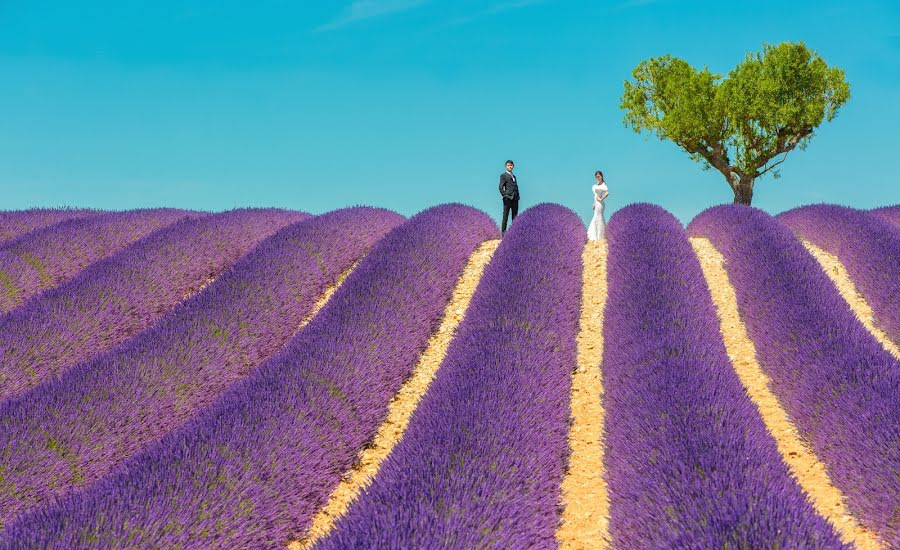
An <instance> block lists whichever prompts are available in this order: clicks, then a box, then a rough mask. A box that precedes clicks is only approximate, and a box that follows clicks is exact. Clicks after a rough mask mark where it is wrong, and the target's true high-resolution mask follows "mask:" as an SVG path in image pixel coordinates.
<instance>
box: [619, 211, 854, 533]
mask: <svg viewBox="0 0 900 550" xmlns="http://www.w3.org/2000/svg"><path fill="white" fill-rule="evenodd" d="M608 238H609V268H608V269H609V275H608V287H609V297H608V301H607V309H606V318H605V321H604V342H605V347H604V355H603V363H602V364H603V375H604V390H605V393H604V406H605V408H606V413H607V418H609V419H610V422H608V423H607V424H606V427H605V440H606V447H607V454H606V464H605V468H606V478H607V483H608V490H609V497H610V510H611V518H610V534H611V536H612V538H613V541H614V544H615V547H617V548H732V547H734V548H799V547H811V548H828V547H831V548H833V547H840V546H841V543H840V540H839V538H838V537H837V535H836V533H835V532H834V530H833V529H832V528H831V527H830V526H829V525H828V523H827V522H826V521H825V520H824V519H823V518H822V517H820V516H818V515H817V514H816V513H815V511H814V510H813V509H812V507H811V506H810V504H809V503H808V502H807V501H806V497H805V495H804V493H803V491H802V489H800V487H799V486H798V485H797V484H796V482H795V481H794V480H793V479H792V477H791V475H790V473H789V471H788V469H787V467H786V465H785V464H784V463H783V462H782V460H781V456H780V455H779V453H778V449H777V448H776V445H775V441H774V439H772V437H771V436H770V434H769V433H768V431H767V430H766V427H765V425H764V424H763V422H762V419H761V418H760V416H759V413H758V411H757V409H756V407H755V405H754V404H753V402H752V401H750V398H749V397H748V396H747V394H746V393H745V391H744V388H743V386H742V384H741V382H740V380H739V379H738V377H737V374H736V373H735V371H734V369H733V368H732V366H731V362H730V360H729V358H728V355H727V353H726V350H725V346H724V344H723V342H722V338H721V335H720V332H719V322H718V318H717V316H716V310H715V307H714V305H713V302H712V299H711V297H710V293H709V290H708V288H707V286H706V282H705V280H704V277H703V272H702V270H701V268H700V263H699V262H698V260H697V257H696V256H695V254H694V251H693V249H692V247H691V245H690V243H689V242H688V239H687V236H686V234H685V231H684V229H683V228H682V226H681V224H680V223H679V222H678V220H676V219H675V218H674V217H673V216H672V215H671V214H669V213H668V212H666V211H665V210H663V209H661V208H659V207H657V206H651V205H634V206H631V207H628V208H626V209H624V210H621V211H619V212H617V213H616V214H615V215H614V216H613V218H612V220H611V223H610V226H609V233H608ZM625 419H627V421H626V420H625Z"/></svg>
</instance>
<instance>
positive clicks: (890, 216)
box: [869, 204, 900, 226]
mask: <svg viewBox="0 0 900 550" xmlns="http://www.w3.org/2000/svg"><path fill="white" fill-rule="evenodd" d="M869 212H870V213H871V214H874V215H875V216H878V217H879V218H881V219H883V220H887V221H889V222H891V223H892V224H894V225H895V226H900V204H895V205H893V206H882V207H881V208H875V209H873V210H869Z"/></svg>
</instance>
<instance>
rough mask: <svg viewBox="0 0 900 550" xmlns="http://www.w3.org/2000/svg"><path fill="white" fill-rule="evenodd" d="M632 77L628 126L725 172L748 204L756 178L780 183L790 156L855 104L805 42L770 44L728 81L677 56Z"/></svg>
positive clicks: (837, 74)
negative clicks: (781, 167)
mask: <svg viewBox="0 0 900 550" xmlns="http://www.w3.org/2000/svg"><path fill="white" fill-rule="evenodd" d="M632 76H633V77H634V80H633V81H631V82H629V81H626V82H625V94H624V95H623V96H622V105H621V107H622V109H624V110H625V111H626V114H625V124H626V125H627V126H629V127H631V128H632V129H634V131H635V132H636V133H640V132H641V131H644V130H646V131H648V132H650V133H651V134H656V135H657V136H658V137H659V138H660V139H662V140H671V141H673V142H675V143H676V144H678V145H679V146H680V147H681V148H682V149H684V150H685V151H687V152H688V153H689V154H690V155H691V158H692V159H694V160H695V161H697V162H700V163H701V164H703V166H704V168H705V169H709V168H715V169H716V170H718V171H719V172H721V173H722V175H724V176H725V179H726V180H727V181H728V185H729V186H730V187H731V189H732V190H733V191H734V202H736V203H742V204H750V202H751V201H752V199H753V183H754V182H755V180H756V179H757V178H759V177H760V176H762V175H763V174H766V173H769V172H771V173H772V175H773V176H774V177H775V178H778V177H779V175H780V174H779V171H778V168H777V167H778V165H780V164H781V163H782V162H784V160H785V158H786V157H787V154H788V153H789V152H790V151H792V150H793V149H795V148H796V147H800V148H801V149H805V148H806V146H807V145H808V144H809V141H810V140H811V139H812V136H813V131H814V130H815V129H816V128H817V127H818V126H819V125H820V124H821V123H822V121H823V120H825V119H827V120H828V121H831V120H832V119H833V118H834V117H835V116H837V113H838V110H839V109H840V108H841V107H842V106H843V105H844V104H845V103H846V102H847V100H849V99H850V85H849V84H847V82H846V80H845V79H844V71H842V70H841V69H838V68H836V67H829V66H828V65H827V64H826V63H825V61H824V60H823V59H822V58H821V57H819V56H818V54H816V52H814V51H812V50H810V49H808V48H807V47H806V46H805V45H804V44H803V43H802V42H800V43H792V42H785V43H782V44H779V45H777V46H770V45H765V46H763V51H762V53H753V54H748V55H747V57H746V58H745V59H744V61H743V62H742V63H741V64H739V65H738V66H737V67H735V68H734V69H733V70H732V71H731V72H730V73H729V74H728V77H727V78H725V79H722V75H719V74H715V73H711V72H710V71H709V69H707V68H704V69H703V70H702V71H698V70H697V69H695V68H694V67H692V66H691V65H690V64H688V63H687V62H686V61H683V60H681V59H678V58H677V57H672V56H670V55H666V56H663V57H657V58H651V59H649V60H646V61H643V62H642V63H641V64H640V65H638V66H637V67H636V68H635V69H634V72H633V73H632Z"/></svg>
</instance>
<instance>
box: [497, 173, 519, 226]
mask: <svg viewBox="0 0 900 550" xmlns="http://www.w3.org/2000/svg"><path fill="white" fill-rule="evenodd" d="M515 167H516V165H515V163H514V162H513V161H511V160H508V161H506V172H503V173H502V174H500V196H501V197H503V224H502V225H501V227H500V231H502V232H504V233H506V219H507V218H508V217H509V214H510V212H512V219H513V221H515V219H516V214H518V213H519V184H518V182H517V181H516V176H515V174H513V168H515Z"/></svg>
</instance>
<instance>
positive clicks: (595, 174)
mask: <svg viewBox="0 0 900 550" xmlns="http://www.w3.org/2000/svg"><path fill="white" fill-rule="evenodd" d="M597 174H600V177H601V178H603V179H606V178H605V177H603V172H601V171H600V170H597V171H596V172H594V177H597Z"/></svg>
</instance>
